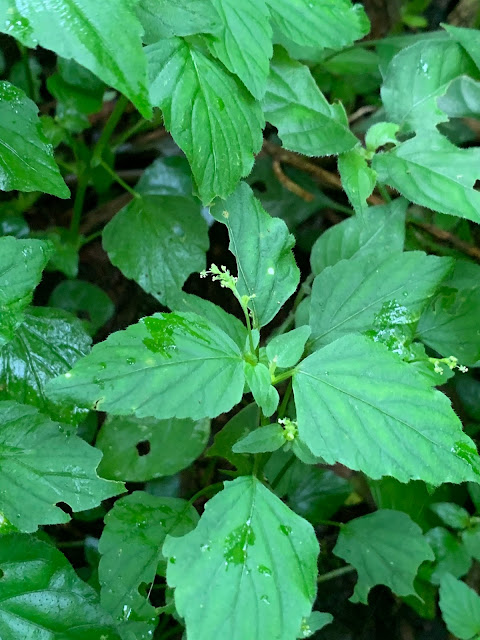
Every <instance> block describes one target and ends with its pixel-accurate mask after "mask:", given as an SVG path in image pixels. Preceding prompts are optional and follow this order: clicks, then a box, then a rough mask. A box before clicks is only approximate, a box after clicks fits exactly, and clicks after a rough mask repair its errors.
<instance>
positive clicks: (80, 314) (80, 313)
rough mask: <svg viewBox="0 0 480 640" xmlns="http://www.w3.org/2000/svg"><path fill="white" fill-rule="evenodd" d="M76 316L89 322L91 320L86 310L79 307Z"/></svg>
mask: <svg viewBox="0 0 480 640" xmlns="http://www.w3.org/2000/svg"><path fill="white" fill-rule="evenodd" d="M77 316H78V317H79V318H80V320H88V321H89V322H91V320H92V319H91V317H90V314H89V313H88V311H83V310H81V309H80V310H79V311H77Z"/></svg>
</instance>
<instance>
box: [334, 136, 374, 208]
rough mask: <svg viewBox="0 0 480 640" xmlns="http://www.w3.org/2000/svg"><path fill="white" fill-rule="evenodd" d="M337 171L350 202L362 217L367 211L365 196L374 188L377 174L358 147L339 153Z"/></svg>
mask: <svg viewBox="0 0 480 640" xmlns="http://www.w3.org/2000/svg"><path fill="white" fill-rule="evenodd" d="M338 172H339V174H340V178H341V179H342V186H343V189H344V191H345V193H346V194H347V196H348V199H349V200H350V204H351V205H352V207H353V208H354V210H355V213H356V214H357V215H358V216H360V217H361V218H363V217H364V216H365V214H366V212H367V211H368V204H367V198H368V197H369V196H370V195H371V194H372V191H373V190H374V188H375V184H376V182H377V174H376V173H375V171H373V169H370V167H369V166H368V164H367V161H366V160H365V156H364V154H363V153H362V151H361V148H360V147H356V148H355V149H352V150H351V151H347V152H346V153H342V154H340V155H339V157H338Z"/></svg>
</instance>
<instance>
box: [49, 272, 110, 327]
mask: <svg viewBox="0 0 480 640" xmlns="http://www.w3.org/2000/svg"><path fill="white" fill-rule="evenodd" d="M48 304H49V306H51V307H58V308H59V309H63V310H64V311H68V312H70V313H79V312H81V313H87V315H88V318H89V319H88V320H84V321H83V323H84V326H85V328H86V330H87V331H88V333H89V334H90V335H95V334H96V333H97V331H98V330H99V329H100V327H102V326H103V325H104V324H105V323H106V322H108V321H109V320H110V318H111V317H112V316H113V314H114V312H115V306H114V304H113V302H112V301H111V300H110V298H109V296H108V295H107V294H106V293H105V291H103V290H102V289H100V287H97V285H95V284H92V283H91V282H87V281H86V280H63V282H60V284H58V285H57V286H56V287H55V289H54V290H53V291H52V293H51V294H50V298H49V300H48Z"/></svg>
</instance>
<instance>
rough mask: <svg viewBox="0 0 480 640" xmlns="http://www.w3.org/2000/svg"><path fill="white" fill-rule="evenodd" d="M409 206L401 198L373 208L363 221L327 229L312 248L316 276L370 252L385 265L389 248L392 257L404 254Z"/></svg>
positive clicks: (352, 220) (358, 220) (363, 217)
mask: <svg viewBox="0 0 480 640" xmlns="http://www.w3.org/2000/svg"><path fill="white" fill-rule="evenodd" d="M407 205H408V202H407V201H406V200H404V199H403V198H397V199H395V200H393V201H392V202H390V203H389V204H386V205H381V206H378V207H369V208H368V209H367V210H366V211H365V212H364V215H363V216H362V218H358V217H357V216H353V217H352V218H347V220H344V221H343V222H340V223H339V224H336V225H335V226H333V227H330V229H327V231H325V233H322V235H321V236H320V237H319V238H318V240H317V241H316V242H315V244H314V245H313V248H312V254H311V256H310V262H311V265H312V271H313V273H314V274H315V275H318V274H319V273H320V272H321V271H323V269H325V268H326V267H330V266H333V265H334V264H336V263H337V262H339V261H340V260H345V259H347V260H348V258H353V257H354V256H355V257H358V255H363V254H365V253H367V252H369V253H371V254H372V256H373V255H376V256H377V259H378V262H382V261H383V260H384V249H385V247H386V246H388V250H389V253H390V254H394V253H400V252H401V251H403V243H404V241H405V212H406V210H407Z"/></svg>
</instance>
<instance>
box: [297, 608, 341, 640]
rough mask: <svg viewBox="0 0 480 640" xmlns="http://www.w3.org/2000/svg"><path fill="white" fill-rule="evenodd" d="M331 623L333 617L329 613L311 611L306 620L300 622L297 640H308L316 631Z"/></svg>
mask: <svg viewBox="0 0 480 640" xmlns="http://www.w3.org/2000/svg"><path fill="white" fill-rule="evenodd" d="M332 621H333V616H332V615H331V614H330V613H322V612H321V611H312V613H311V614H310V615H309V617H308V618H304V619H303V620H302V625H301V627H300V635H298V636H297V638H310V637H311V636H313V635H314V634H315V633H316V632H317V631H320V630H321V629H323V627H326V626H327V624H330V623H331V622H332Z"/></svg>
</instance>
